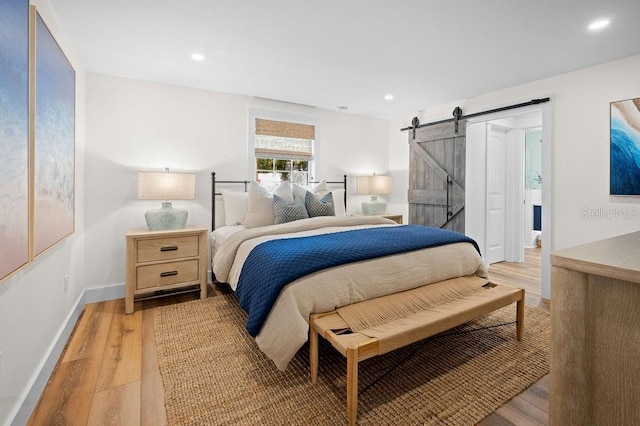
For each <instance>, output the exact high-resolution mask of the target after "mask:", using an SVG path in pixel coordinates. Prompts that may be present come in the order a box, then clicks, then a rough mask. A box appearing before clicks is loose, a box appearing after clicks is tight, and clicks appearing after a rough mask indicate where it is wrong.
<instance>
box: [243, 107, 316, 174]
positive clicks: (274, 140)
mask: <svg viewBox="0 0 640 426" xmlns="http://www.w3.org/2000/svg"><path fill="white" fill-rule="evenodd" d="M261 112H262V113H260V112H257V113H256V112H254V113H252V114H250V120H251V123H250V126H249V127H250V135H251V138H252V141H253V153H254V159H253V164H252V169H253V170H254V171H255V173H254V179H255V180H256V181H258V182H261V183H265V184H277V183H279V182H282V181H285V180H288V181H290V182H295V183H300V184H306V183H307V182H308V181H309V180H313V177H312V176H313V175H312V173H313V169H314V163H315V161H316V146H315V145H316V142H317V126H316V124H317V119H315V118H313V117H308V116H300V117H298V116H297V115H296V114H292V113H284V112H279V113H278V112H275V111H268V112H269V113H271V114H268V113H264V111H261ZM265 116H266V117H265Z"/></svg>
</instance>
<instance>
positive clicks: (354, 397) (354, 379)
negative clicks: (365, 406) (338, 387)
mask: <svg viewBox="0 0 640 426" xmlns="http://www.w3.org/2000/svg"><path fill="white" fill-rule="evenodd" d="M357 415H358V348H347V417H348V419H349V426H354V425H355V424H356V417H357Z"/></svg>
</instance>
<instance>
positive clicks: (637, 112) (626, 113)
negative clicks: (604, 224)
mask: <svg viewBox="0 0 640 426" xmlns="http://www.w3.org/2000/svg"><path fill="white" fill-rule="evenodd" d="M609 175H610V181H609V182H610V189H609V193H610V194H611V195H640V98H635V99H628V100H625V101H618V102H612V103H611V157H610V173H609Z"/></svg>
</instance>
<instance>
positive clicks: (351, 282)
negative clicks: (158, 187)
mask: <svg viewBox="0 0 640 426" xmlns="http://www.w3.org/2000/svg"><path fill="white" fill-rule="evenodd" d="M346 181H347V180H346V176H345V178H344V180H343V181H342V182H341V181H337V182H336V181H334V182H326V183H325V182H320V183H318V184H316V185H314V186H312V187H311V188H306V189H305V190H306V193H305V194H304V195H305V197H314V198H315V199H316V201H318V200H322V199H323V198H324V199H325V200H326V197H327V193H330V194H331V195H332V197H333V200H334V201H337V200H342V202H343V203H344V204H343V205H340V206H337V204H339V201H338V203H334V214H333V215H318V216H314V217H307V218H300V219H297V220H291V221H285V222H282V223H277V224H274V223H273V222H271V221H273V220H274V219H273V216H270V217H267V218H264V217H262V218H259V219H256V218H255V217H250V216H252V215H253V216H255V210H256V207H257V204H258V203H256V201H255V197H254V198H251V197H253V196H254V195H255V194H254V193H252V189H253V190H254V192H255V190H257V191H260V194H259V195H260V197H262V198H263V199H262V200H260V201H261V202H263V203H262V208H263V209H264V208H266V207H267V206H269V203H272V205H273V203H274V200H275V197H276V196H278V195H277V194H279V192H278V189H282V188H276V189H274V191H273V194H268V193H267V191H265V190H264V189H256V188H255V185H257V184H255V182H249V181H216V179H215V173H212V199H213V203H214V208H213V209H212V210H213V211H214V212H216V210H218V214H219V213H220V212H219V210H220V208H219V206H218V207H215V205H216V204H217V202H216V198H222V201H223V203H224V216H225V218H224V219H220V217H218V223H223V224H224V225H223V226H220V227H216V213H214V214H213V215H212V216H213V218H212V229H213V232H212V234H211V248H212V253H213V256H212V272H213V274H214V276H215V279H216V281H218V282H222V283H227V284H228V285H229V286H230V287H231V289H232V290H233V291H234V292H235V293H236V295H237V296H238V298H239V300H240V305H241V306H242V307H243V309H245V310H247V311H248V314H249V318H248V320H247V331H248V332H249V333H250V334H251V335H252V336H254V337H255V341H256V343H257V344H258V346H259V348H260V349H261V350H262V351H263V352H264V353H265V354H266V355H267V356H268V357H269V358H270V359H272V360H273V362H274V363H275V365H276V366H277V367H278V368H279V369H280V370H284V369H286V367H287V364H288V363H289V361H290V360H291V359H292V358H293V356H294V355H295V353H296V352H297V351H298V349H300V347H302V345H304V344H305V342H307V340H308V338H309V318H310V315H312V314H318V313H324V312H329V311H333V310H335V309H336V308H339V307H342V306H348V305H353V304H357V303H359V302H362V301H364V300H369V299H374V298H378V297H381V296H386V295H390V294H394V293H399V292H404V291H407V290H411V289H416V288H419V287H423V286H427V285H430V284H433V283H439V282H442V281H445V280H450V279H454V278H457V277H477V278H480V279H479V280H478V281H476V283H475V284H474V286H475V287H474V288H473V289H471V290H469V291H478V290H479V289H480V288H481V286H482V285H484V284H486V283H487V282H488V280H487V271H486V269H485V266H484V263H483V261H482V258H481V256H480V254H479V251H478V249H477V246H476V245H475V242H473V241H472V240H470V239H468V238H466V237H464V236H461V238H460V239H459V240H456V239H452V240H451V241H446V242H445V243H442V242H441V241H440V242H436V243H435V244H434V246H425V247H422V246H420V243H419V242H418V243H417V244H418V245H415V244H416V242H415V241H414V240H415V238H413V239H412V238H410V237H411V235H412V234H416V233H418V232H419V231H421V229H419V228H427V227H417V226H415V225H398V224H396V223H395V222H393V221H391V220H388V219H384V218H381V217H375V216H348V215H346V197H344V195H345V194H346ZM330 183H333V184H336V183H337V184H338V185H342V187H338V188H335V187H334V189H328V188H327V187H328V184H330ZM222 184H237V185H244V190H243V191H235V192H236V194H233V195H231V194H230V193H228V192H225V191H224V190H221V189H220V188H221V187H222V186H223V185H222ZM216 188H218V189H220V190H219V191H218V189H216ZM297 190H298V194H299V196H298V197H296V198H297V201H298V207H299V202H300V197H301V196H302V193H301V190H300V189H299V188H297ZM238 192H239V193H246V194H247V195H238V194H237V193H238ZM293 192H294V193H295V192H296V191H295V190H293ZM309 194H311V195H309ZM280 195H282V194H281V193H280ZM234 197H236V198H238V199H243V198H246V205H245V204H243V203H244V201H241V202H238V200H237V199H236V200H234ZM260 197H257V198H260ZM269 197H271V198H270V200H269V201H267V200H268V199H269ZM283 197H285V198H286V197H287V195H286V194H285V195H283ZM280 198H282V197H280ZM218 201H219V200H218ZM250 201H253V202H250ZM218 204H219V203H218ZM293 204H295V203H293ZM239 206H240V207H239ZM291 207H292V209H293V208H294V207H295V206H291ZM243 209H244V210H243ZM252 211H253V213H252ZM243 212H244V223H240V222H242V219H241V217H242V214H243ZM267 216H268V215H267ZM247 225H249V226H247ZM433 229H437V228H433ZM438 231H439V230H438ZM448 232H450V231H446V232H445V234H446V235H445V236H444V239H445V240H447V239H448V238H449V237H451V235H450V234H448ZM438 233H439V232H438ZM452 234H455V233H452ZM365 235H366V239H367V240H368V242H367V244H369V246H357V244H356V243H353V244H356V245H355V246H353V247H352V246H351V245H350V244H352V243H351V242H350V239H351V240H361V239H365ZM387 235H394V237H392V238H393V239H394V241H395V239H398V240H402V242H400V243H398V244H395V243H394V244H391V243H390V242H389V241H390V238H391V237H389V238H388V237H387ZM457 236H460V234H457ZM440 237H442V236H441V235H440ZM335 238H337V239H338V241H339V243H332V242H331V241H332V239H335ZM405 239H408V240H412V242H410V243H409V244H410V246H409V248H407V249H406V250H405V249H403V248H402V245H403V244H404V243H405V241H404V240H405ZM305 241H307V242H305ZM296 244H297V245H296ZM326 244H329V245H330V244H339V245H340V246H343V245H344V246H349V250H351V251H354V250H355V251H359V252H366V253H365V254H364V255H363V254H362V253H359V254H358V255H356V256H353V255H352V254H348V255H345V254H344V253H337V250H338V248H337V246H336V248H335V250H336V253H337V254H336V256H333V257H339V258H341V257H343V256H346V257H347V258H348V259H349V261H348V263H345V264H334V263H331V262H329V263H326V262H325V263H324V264H322V262H320V263H321V265H320V267H317V269H314V268H316V267H315V266H313V267H310V268H311V269H305V268H301V269H302V271H296V273H291V274H290V273H289V272H291V271H290V270H292V269H300V268H297V267H296V265H303V266H306V265H307V263H310V262H309V261H308V260H307V259H310V258H312V257H320V258H321V260H324V258H325V257H330V256H326V253H325V255H319V256H316V255H315V253H314V250H313V247H316V246H322V247H325V246H326ZM411 244H413V245H411ZM292 246H295V247H296V248H295V249H293V254H291V253H290V254H289V255H290V257H291V258H292V259H293V261H292V262H293V263H292V265H294V266H283V265H285V264H277V265H275V262H276V260H278V259H279V258H280V257H281V255H280V254H276V255H274V254H273V253H269V252H268V248H269V247H277V248H278V250H282V249H283V248H285V249H286V248H287V247H292ZM305 246H311V247H312V248H311V252H309V251H304V252H303V251H302V249H301V247H305ZM391 246H392V247H391ZM330 247H334V246H330ZM379 248H381V249H382V250H378V249H379ZM305 250H309V247H305ZM332 250H333V249H332V248H329V252H328V253H331V252H332ZM298 251H299V252H298ZM257 252H263V253H261V254H260V255H258V254H256V253H257ZM369 252H371V253H369ZM269 256H271V257H269ZM296 256H297V257H296ZM359 256H360V257H359ZM256 259H261V261H265V259H266V265H267V266H268V265H269V264H270V261H269V259H271V262H272V263H273V264H274V265H275V269H276V272H277V271H280V272H281V273H275V274H271V275H270V278H269V280H274V277H273V275H275V280H278V279H279V278H281V277H280V275H287V277H288V278H287V280H288V281H287V282H285V283H281V282H279V283H278V285H280V286H281V287H280V289H279V290H277V291H272V290H268V291H266V293H268V295H267V297H266V298H267V299H269V300H270V301H272V302H273V304H272V305H270V306H267V307H266V308H265V307H264V306H261V305H262V304H263V302H261V301H260V300H259V301H258V302H256V301H255V300H254V299H256V298H258V296H255V294H254V292H256V291H257V292H258V293H260V292H261V291H262V290H263V289H262V288H261V287H262V282H263V281H264V280H263V278H262V275H261V271H266V270H267V269H269V268H267V267H265V266H255V265H256V263H255V262H256ZM243 270H244V272H243ZM251 270H253V273H252V275H250V278H243V274H247V273H248V272H247V271H251ZM256 271H257V272H256ZM300 273H301V274H302V275H296V274H300ZM265 275H267V274H265ZM245 276H249V275H245ZM247 283H249V284H247ZM251 283H253V286H251V285H250V284H251ZM250 287H251V289H250ZM256 289H257V290H256ZM274 292H275V293H277V294H276V295H275V296H274V295H273V293H274ZM263 296H264V294H262V295H261V296H260V297H263ZM446 297H457V296H455V295H453V296H452V295H449V296H446ZM264 304H268V303H267V302H264ZM256 306H258V308H256ZM256 309H257V310H259V311H260V312H261V313H260V314H259V315H258V317H259V318H257V319H255V318H252V317H253V313H254V312H253V311H255V310H256Z"/></svg>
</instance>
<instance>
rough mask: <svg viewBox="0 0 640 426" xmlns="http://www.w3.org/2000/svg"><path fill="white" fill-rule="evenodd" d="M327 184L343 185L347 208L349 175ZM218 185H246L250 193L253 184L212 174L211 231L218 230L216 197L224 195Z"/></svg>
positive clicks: (245, 187) (246, 189) (245, 188)
mask: <svg viewBox="0 0 640 426" xmlns="http://www.w3.org/2000/svg"><path fill="white" fill-rule="evenodd" d="M326 182H327V184H332V185H337V184H342V187H343V188H344V207H345V209H346V208H347V175H343V177H342V180H341V181H339V180H338V181H326ZM216 183H224V184H238V185H244V192H247V191H248V185H249V183H251V181H250V180H216V172H211V230H212V231H213V230H215V229H216V195H222V193H221V192H216ZM310 183H320V182H319V181H318V182H307V184H310Z"/></svg>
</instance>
